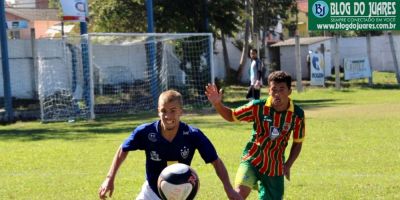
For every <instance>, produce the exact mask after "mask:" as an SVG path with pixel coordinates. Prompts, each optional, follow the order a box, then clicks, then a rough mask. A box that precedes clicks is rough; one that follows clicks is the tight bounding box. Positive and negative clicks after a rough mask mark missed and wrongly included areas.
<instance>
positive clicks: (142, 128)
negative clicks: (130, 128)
mask: <svg viewBox="0 0 400 200" xmlns="http://www.w3.org/2000/svg"><path fill="white" fill-rule="evenodd" d="M157 124H158V123H157V121H155V122H150V123H144V124H141V125H139V126H137V127H136V128H135V130H134V131H135V132H148V131H153V130H156V129H157Z"/></svg>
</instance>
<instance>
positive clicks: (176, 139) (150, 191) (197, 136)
mask: <svg viewBox="0 0 400 200" xmlns="http://www.w3.org/2000/svg"><path fill="white" fill-rule="evenodd" d="M182 106H183V100H182V95H181V94H180V93H179V92H177V91H174V90H168V91H165V92H163V93H161V95H160V96H159V99H158V115H159V117H160V120H158V121H155V122H152V123H146V124H142V125H140V126H138V127H137V128H136V129H135V130H134V131H133V132H132V133H131V135H130V136H129V137H128V138H127V139H126V140H125V141H124V142H123V143H122V145H121V146H120V147H119V148H118V150H117V153H116V154H115V156H114V160H113V162H112V164H111V167H110V170H109V172H108V174H107V177H106V179H105V180H104V182H103V184H102V185H101V186H100V189H99V197H100V199H105V198H106V196H107V193H109V197H111V196H112V194H113V191H114V179H115V177H116V174H117V171H118V169H119V167H120V166H121V164H122V162H123V161H124V160H125V158H126V157H127V155H128V152H129V151H134V150H144V151H145V153H146V181H145V183H144V184H143V186H142V190H141V192H140V194H139V195H138V196H137V198H136V200H159V199H160V195H159V193H158V190H157V180H158V176H159V175H160V173H161V171H162V170H163V169H164V168H165V167H167V166H168V165H170V164H173V163H184V164H187V165H190V163H191V162H192V159H193V156H194V152H195V150H196V149H197V150H198V151H199V153H200V155H201V157H202V158H203V160H204V161H205V162H206V163H212V165H213V167H214V168H215V172H216V174H217V175H218V178H219V179H220V180H221V182H222V184H223V186H224V190H225V193H226V195H227V196H228V198H229V199H242V198H241V196H240V195H239V194H238V193H237V192H236V191H235V190H234V189H233V187H232V185H231V183H230V180H229V175H228V172H227V170H226V168H225V165H224V163H223V162H222V160H221V159H220V158H219V157H218V155H217V152H216V150H215V148H214V146H213V145H212V143H211V142H210V140H209V139H208V138H207V137H206V136H205V135H204V134H203V133H202V132H201V131H200V130H199V129H197V128H195V127H192V126H190V125H188V124H185V123H184V122H181V121H180V117H181V116H182V113H183V109H182Z"/></svg>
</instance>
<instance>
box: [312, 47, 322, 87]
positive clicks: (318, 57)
mask: <svg viewBox="0 0 400 200" xmlns="http://www.w3.org/2000/svg"><path fill="white" fill-rule="evenodd" d="M310 58H311V60H310V61H311V63H310V65H311V66H310V69H311V70H310V71H311V74H310V85H322V86H324V85H325V73H324V67H325V61H324V57H323V56H322V54H320V53H317V52H315V53H311V54H310Z"/></svg>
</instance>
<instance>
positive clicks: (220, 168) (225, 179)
mask: <svg viewBox="0 0 400 200" xmlns="http://www.w3.org/2000/svg"><path fill="white" fill-rule="evenodd" d="M212 165H213V166H214V169H215V172H216V173H217V175H218V178H219V179H220V180H221V182H222V184H223V185H224V190H225V193H226V195H227V196H228V198H229V199H231V200H242V199H243V198H242V197H241V196H240V195H239V193H237V192H236V191H235V190H234V189H233V187H232V185H231V182H230V180H229V175H228V171H227V170H226V167H225V165H224V163H223V162H222V160H221V159H219V158H218V159H217V160H215V161H213V162H212Z"/></svg>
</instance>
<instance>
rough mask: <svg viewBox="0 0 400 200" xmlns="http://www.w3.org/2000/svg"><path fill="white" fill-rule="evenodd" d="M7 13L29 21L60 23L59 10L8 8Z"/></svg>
mask: <svg viewBox="0 0 400 200" xmlns="http://www.w3.org/2000/svg"><path fill="white" fill-rule="evenodd" d="M6 13H9V14H12V15H15V16H18V17H21V18H23V19H26V20H29V21H38V20H41V21H43V20H48V21H60V20H61V17H59V16H58V10H57V9H34V8H6Z"/></svg>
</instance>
